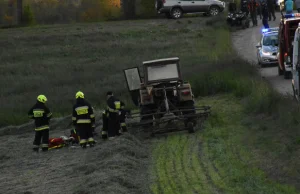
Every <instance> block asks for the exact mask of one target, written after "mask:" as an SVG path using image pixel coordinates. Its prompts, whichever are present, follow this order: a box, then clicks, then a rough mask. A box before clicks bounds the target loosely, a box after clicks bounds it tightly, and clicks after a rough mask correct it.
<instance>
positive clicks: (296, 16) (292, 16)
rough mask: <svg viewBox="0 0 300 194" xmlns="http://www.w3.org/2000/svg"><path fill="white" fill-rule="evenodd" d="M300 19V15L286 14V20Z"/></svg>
mask: <svg viewBox="0 0 300 194" xmlns="http://www.w3.org/2000/svg"><path fill="white" fill-rule="evenodd" d="M298 17H300V13H291V14H285V15H284V18H298Z"/></svg>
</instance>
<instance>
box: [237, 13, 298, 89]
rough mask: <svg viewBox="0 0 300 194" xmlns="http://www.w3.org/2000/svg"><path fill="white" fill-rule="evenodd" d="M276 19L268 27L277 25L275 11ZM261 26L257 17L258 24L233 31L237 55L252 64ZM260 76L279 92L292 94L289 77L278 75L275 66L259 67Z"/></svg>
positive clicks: (278, 17)
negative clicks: (286, 78)
mask: <svg viewBox="0 0 300 194" xmlns="http://www.w3.org/2000/svg"><path fill="white" fill-rule="evenodd" d="M276 17H277V18H276V20H275V21H270V22H269V26H270V27H278V26H279V21H280V13H276ZM262 28H263V25H262V21H261V20H259V17H258V26H255V27H252V24H251V25H250V28H248V29H245V30H239V31H237V32H235V33H233V38H232V40H233V45H234V48H235V49H236V51H237V52H238V55H239V56H241V57H242V58H244V59H245V60H247V61H249V62H250V63H251V64H253V65H257V54H256V47H255V46H256V45H257V43H258V42H259V40H260V37H261V29H262ZM259 71H260V73H261V75H262V77H264V78H265V79H267V80H268V81H269V82H270V83H271V85H272V86H273V87H274V88H275V89H276V90H277V91H278V92H280V93H281V94H284V95H292V94H293V90H292V83H291V79H288V80H285V79H284V78H283V76H279V75H278V69H277V66H275V67H274V66H272V67H265V68H260V69H259Z"/></svg>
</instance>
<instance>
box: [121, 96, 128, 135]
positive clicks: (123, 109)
mask: <svg viewBox="0 0 300 194" xmlns="http://www.w3.org/2000/svg"><path fill="white" fill-rule="evenodd" d="M127 112H129V111H128V110H126V109H125V103H124V102H122V101H121V109H120V123H121V129H122V131H121V132H127V126H126V123H125V119H126V113H127Z"/></svg>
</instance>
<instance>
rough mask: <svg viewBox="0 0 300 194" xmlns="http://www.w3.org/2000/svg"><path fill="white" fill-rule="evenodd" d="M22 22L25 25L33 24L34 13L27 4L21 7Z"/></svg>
mask: <svg viewBox="0 0 300 194" xmlns="http://www.w3.org/2000/svg"><path fill="white" fill-rule="evenodd" d="M22 20H23V21H22V22H23V24H25V25H33V24H34V15H33V12H32V10H31V8H30V6H29V5H25V6H24V8H23V15H22Z"/></svg>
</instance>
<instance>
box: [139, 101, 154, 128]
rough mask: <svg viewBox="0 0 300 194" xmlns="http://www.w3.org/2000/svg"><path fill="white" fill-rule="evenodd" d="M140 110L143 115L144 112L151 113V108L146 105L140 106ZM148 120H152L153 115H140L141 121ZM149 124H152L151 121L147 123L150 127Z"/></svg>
mask: <svg viewBox="0 0 300 194" xmlns="http://www.w3.org/2000/svg"><path fill="white" fill-rule="evenodd" d="M140 111H141V115H144V114H151V113H152V111H151V108H150V107H148V106H141V108H140ZM149 120H153V116H152V115H149V116H141V122H144V121H149ZM147 126H148V124H147ZM150 126H152V124H151V123H149V127H150Z"/></svg>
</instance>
